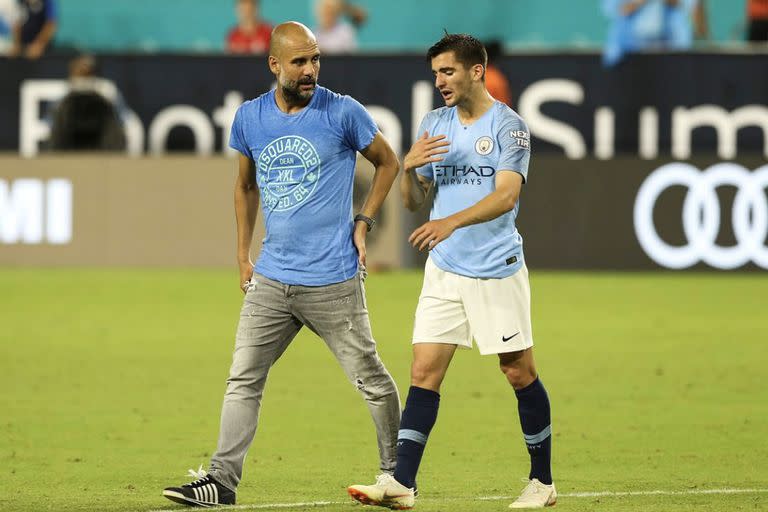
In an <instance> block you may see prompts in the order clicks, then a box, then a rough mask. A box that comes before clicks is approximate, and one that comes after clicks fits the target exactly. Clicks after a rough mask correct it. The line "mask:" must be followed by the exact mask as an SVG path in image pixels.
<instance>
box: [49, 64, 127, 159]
mask: <svg viewBox="0 0 768 512" xmlns="http://www.w3.org/2000/svg"><path fill="white" fill-rule="evenodd" d="M126 111H127V109H126V107H125V104H124V102H123V99H122V96H121V95H120V93H119V92H118V91H117V89H116V88H115V86H114V84H112V82H109V81H107V80H104V79H103V78H100V77H98V76H96V61H95V60H94V58H93V57H91V56H90V55H81V56H79V57H76V58H74V59H72V60H71V61H70V63H69V92H68V93H67V95H66V96H64V98H63V99H62V100H61V101H60V102H59V103H58V104H57V105H55V106H54V108H53V124H52V126H51V139H50V148H51V149H53V150H56V151H67V150H78V151H83V150H105V151H120V150H123V149H125V142H126V141H125V131H124V128H123V122H122V120H121V115H120V112H123V113H125V112H126Z"/></svg>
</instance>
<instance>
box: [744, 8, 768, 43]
mask: <svg viewBox="0 0 768 512" xmlns="http://www.w3.org/2000/svg"><path fill="white" fill-rule="evenodd" d="M747 41H751V42H754V43H757V42H765V41H768V0H747Z"/></svg>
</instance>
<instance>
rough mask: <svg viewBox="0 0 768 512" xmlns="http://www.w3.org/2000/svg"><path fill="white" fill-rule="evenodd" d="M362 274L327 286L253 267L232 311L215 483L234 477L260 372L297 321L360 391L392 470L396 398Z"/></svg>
mask: <svg viewBox="0 0 768 512" xmlns="http://www.w3.org/2000/svg"><path fill="white" fill-rule="evenodd" d="M363 281H364V275H363V273H360V274H358V275H357V276H355V277H354V278H352V279H349V280H347V281H343V282H341V283H336V284H331V285H327V286H297V285H287V284H283V283H280V282H277V281H273V280H272V279H268V278H266V277H264V276H262V275H259V274H256V273H254V274H253V278H252V279H251V284H250V286H249V287H248V289H247V293H246V295H245V300H244V301H243V307H242V310H241V311H240V322H239V324H238V327H237V336H236V340H235V351H234V354H233V357H232V367H231V369H230V373H229V378H228V379H227V391H226V394H225V395H224V405H223V406H222V411H221V429H220V432H219V442H218V447H217V449H216V453H215V454H214V455H213V457H212V458H211V466H210V470H209V473H210V474H211V475H213V476H214V477H215V478H216V480H218V481H219V482H220V483H221V484H223V485H225V486H226V487H228V488H230V489H233V490H234V489H236V488H237V485H238V484H239V483H240V478H241V476H242V472H243V462H244V460H245V455H246V452H247V451H248V447H249V446H250V445H251V442H252V441H253V437H254V435H255V434H256V425H257V422H258V419H259V409H260V408H261V397H262V394H263V392H264V385H265V384H266V381H267V374H268V373H269V370H270V368H271V367H272V365H273V364H275V362H276V361H277V360H278V358H279V357H280V356H281V355H282V354H283V352H285V349H286V348H288V345H289V344H290V343H291V341H292V340H293V338H294V337H295V336H296V334H297V333H298V332H299V330H300V329H301V327H302V326H303V325H306V326H307V327H309V329H311V330H312V331H313V332H314V333H316V334H317V335H318V336H320V337H321V338H322V339H323V341H325V343H326V345H328V348H329V349H330V350H331V352H333V355H334V356H336V359H337V360H338V361H339V364H341V367H342V368H343V369H344V373H346V375H347V378H348V379H349V380H350V382H352V384H353V385H354V386H355V387H356V388H357V389H358V391H359V392H360V393H361V394H362V395H363V398H365V401H366V402H367V404H368V409H369V410H370V412H371V416H372V417H373V422H374V424H375V426H376V435H377V438H378V444H379V456H380V458H381V470H382V471H384V472H390V473H391V472H392V471H394V468H395V460H396V456H397V453H396V452H397V446H396V445H397V431H398V428H399V424H400V397H399V396H398V393H397V387H396V386H395V382H394V380H392V377H391V376H390V374H389V372H387V369H386V368H385V367H384V365H383V364H382V362H381V359H380V358H379V355H378V353H377V352H376V342H375V341H374V339H373V336H372V334H371V325H370V321H369V319H368V309H367V305H366V300H365V287H364V285H363Z"/></svg>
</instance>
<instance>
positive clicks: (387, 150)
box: [353, 131, 400, 266]
mask: <svg viewBox="0 0 768 512" xmlns="http://www.w3.org/2000/svg"><path fill="white" fill-rule="evenodd" d="M360 153H361V154H362V155H363V156H364V157H365V158H366V159H367V160H368V161H369V162H371V163H372V164H373V167H374V169H375V172H374V174H373V183H372V184H371V188H370V189H369V190H368V196H367V197H366V198H365V203H363V207H362V209H361V210H360V212H359V213H361V214H363V215H365V216H366V217H370V218H374V217H375V216H376V214H377V213H378V211H379V208H381V205H382V204H383V203H384V199H386V197H387V194H388V193H389V189H391V188H392V183H394V181H395V178H396V177H397V172H398V171H399V170H400V162H399V161H398V160H397V155H396V154H395V151H394V150H393V149H392V146H390V145H389V142H388V141H387V139H385V138H384V135H382V134H381V132H380V131H377V132H376V135H375V136H374V137H373V142H371V143H370V144H369V145H368V147H367V148H365V149H363V150H361V151H360ZM367 232H368V225H367V224H366V223H365V222H356V223H355V231H354V238H353V240H354V243H355V247H357V251H358V256H359V261H360V264H361V265H363V266H365V235H366V233H367Z"/></svg>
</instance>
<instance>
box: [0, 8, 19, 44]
mask: <svg viewBox="0 0 768 512" xmlns="http://www.w3.org/2000/svg"><path fill="white" fill-rule="evenodd" d="M18 19H19V5H18V0H0V55H6V54H8V53H10V51H11V46H12V45H13V27H14V25H16V23H17V21H18Z"/></svg>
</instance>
